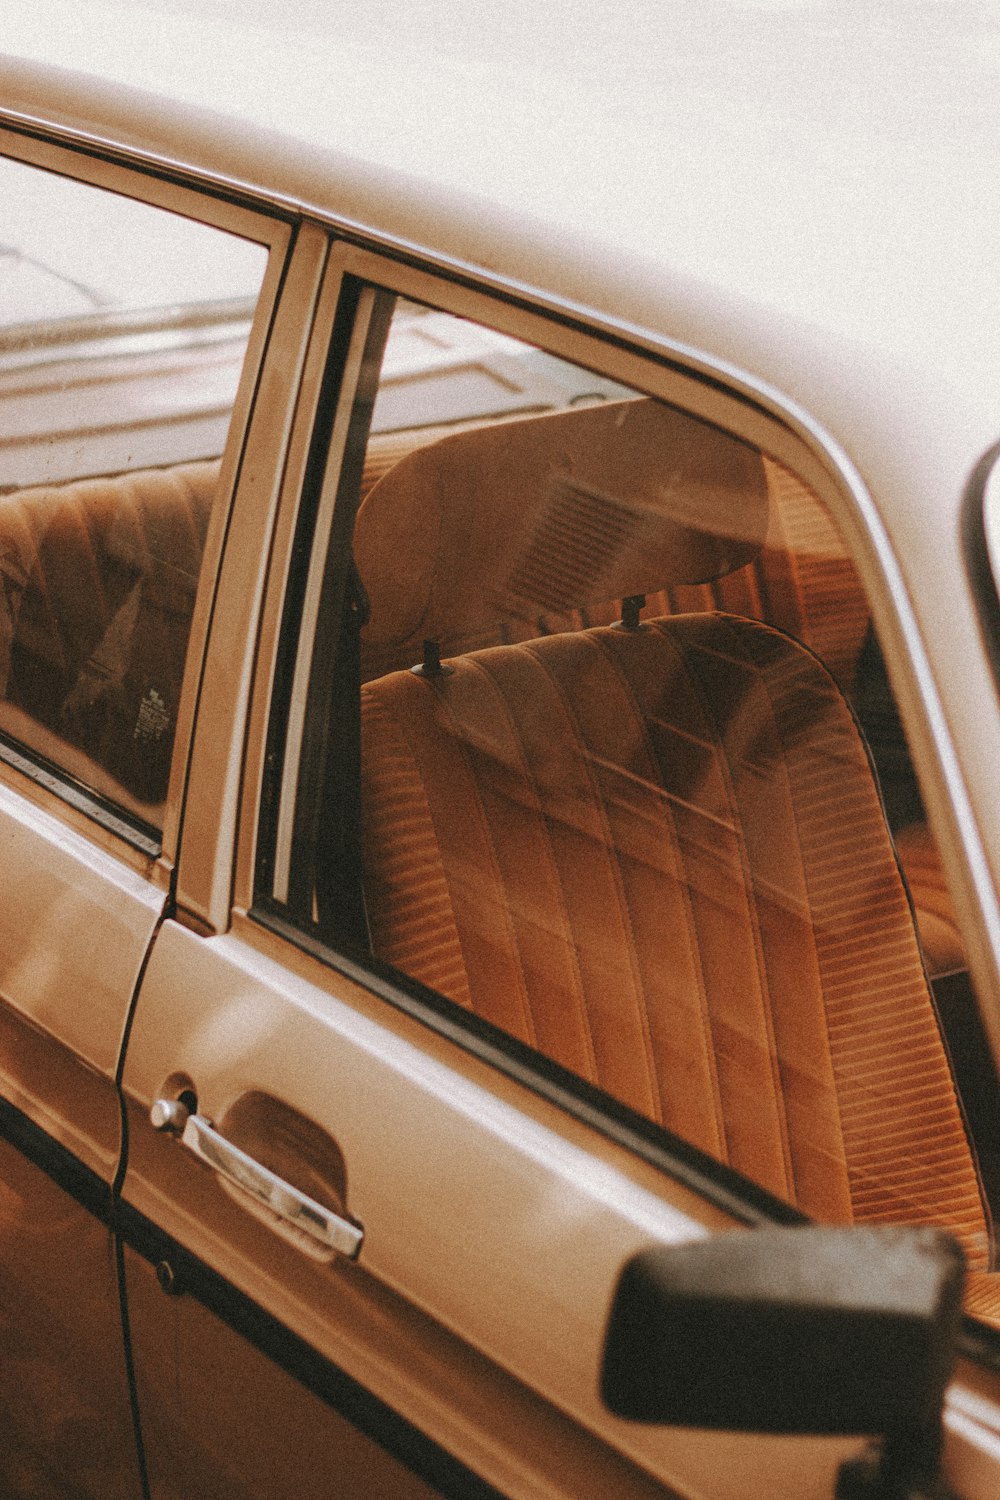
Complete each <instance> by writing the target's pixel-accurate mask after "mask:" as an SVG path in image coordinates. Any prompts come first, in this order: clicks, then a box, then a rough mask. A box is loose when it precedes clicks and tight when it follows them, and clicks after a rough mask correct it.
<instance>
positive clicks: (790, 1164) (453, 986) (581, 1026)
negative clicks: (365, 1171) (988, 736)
mask: <svg viewBox="0 0 1000 1500" xmlns="http://www.w3.org/2000/svg"><path fill="white" fill-rule="evenodd" d="M453 666H454V670H453V671H452V672H450V673H448V674H442V675H438V676H417V675H414V674H413V673H408V672H398V673H393V674H390V675H389V676H387V677H384V678H382V679H379V680H377V681H375V682H372V683H370V684H368V685H367V686H366V687H365V689H364V690H363V717H364V731H363V758H364V774H363V780H364V798H365V805H364V856H365V865H366V872H367V874H366V880H367V890H366V896H367V901H368V907H369V912H370V917H371V926H372V934H373V943H374V947H375V951H376V953H377V954H379V955H380V956H381V957H383V958H385V959H387V960H388V961H390V962H391V963H393V964H395V965H396V966H397V967H399V968H400V969H402V970H404V971H405V972H406V973H408V974H410V975H412V976H413V977H415V978H417V979H419V980H421V981H423V982H424V983H427V984H430V985H433V986H434V987H435V988H437V989H439V990H441V991H442V992H443V993H445V994H446V995H448V996H449V997H450V998H452V999H453V1000H455V1001H457V1002H458V1003H459V1004H462V1005H465V1006H468V1007H471V1008H472V1009H474V1010H475V1011H476V1012H477V1013H478V1014H480V1015H482V1016H484V1017H485V1018H487V1019H488V1020H490V1021H492V1022H494V1023H495V1024H496V1025H497V1026H499V1027H501V1028H502V1029H503V1030H505V1031H507V1032H510V1033H511V1034H513V1035H514V1036H517V1037H519V1038H520V1039H521V1040H523V1041H525V1042H527V1043H529V1044H530V1045H532V1046H534V1047H536V1048H538V1049H539V1050H540V1051H541V1052H543V1053H544V1054H545V1055H547V1056H549V1057H551V1058H554V1059H555V1060H556V1061H557V1062H559V1063H561V1064H562V1065H563V1066H565V1067H567V1068H569V1069H571V1070H572V1071H574V1072H576V1073H578V1074H579V1075H580V1076H582V1077H584V1078H586V1079H589V1080H591V1081H593V1082H595V1083H597V1084H599V1085H600V1086H601V1087H603V1088H604V1089H606V1090H607V1091H608V1092H609V1093H611V1094H612V1095H614V1096H615V1097H616V1098H618V1099H620V1100H622V1101H623V1102H624V1103H626V1104H627V1105H629V1106H630V1107H632V1108H633V1109H635V1110H637V1111H638V1112H639V1113H641V1114H643V1115H647V1116H649V1117H651V1118H652V1119H654V1120H657V1121H659V1122H661V1123H662V1124H663V1125H665V1126H666V1127H667V1128H668V1129H670V1130H672V1131H674V1132H676V1133H677V1134H678V1135H680V1136H682V1137H683V1138H684V1139H685V1140H687V1141H690V1142H692V1143H693V1144H695V1145H696V1146H698V1147H700V1148H701V1149H703V1150H704V1151H706V1152H708V1153H709V1154H710V1155H712V1156H714V1157H716V1158H717V1159H719V1160H721V1161H724V1162H727V1163H729V1164H730V1165H732V1166H733V1167H735V1168H737V1169H738V1170H740V1171H741V1172H744V1173H745V1174H746V1175H747V1176H749V1177H751V1178H753V1179H754V1180H755V1181H757V1182H758V1183H761V1184H762V1185H763V1186H764V1187H766V1188H768V1189H770V1190H771V1191H772V1192H774V1193H775V1194H777V1195H778V1196H780V1197H782V1198H784V1199H787V1200H788V1201H790V1202H792V1203H795V1204H797V1205H798V1206H799V1207H800V1208H802V1209H803V1210H804V1211H805V1212H806V1213H808V1214H810V1215H812V1216H815V1217H817V1218H821V1219H827V1220H832V1221H840V1222H845V1221H850V1220H851V1219H859V1220H862V1219H863V1220H870V1221H879V1220H884V1221H889V1222H907V1221H910V1222H926V1221H934V1222H936V1223H938V1224H946V1225H948V1226H949V1227H950V1228H952V1229H953V1230H954V1232H955V1233H956V1234H958V1235H959V1237H960V1238H961V1239H962V1241H963V1244H964V1245H965V1248H966V1252H967V1254H968V1255H969V1257H970V1260H971V1262H972V1264H973V1265H975V1266H979V1267H985V1266H986V1265H987V1264H988V1254H989V1248H988V1228H987V1224H986V1218H985V1211H984V1208H983V1203H982V1198H981V1195H980V1190H979V1182H978V1177H977V1172H976V1167H975V1163H974V1160H973V1157H972V1153H971V1151H970V1148H969V1145H968V1141H967V1137H966V1133H965V1128H964V1124H963V1120H962V1117H961V1113H960V1110H959V1107H958V1104H957V1101H956V1097H955V1091H954V1087H953V1084H952V1081H951V1075H950V1070H949V1066H948V1061H947V1057H946V1054H945V1050H944V1047H943V1045H942V1042H941V1037H940V1032H939V1029H938V1025H937V1019H936V1016H935V1014H934V1011H933V1008H932V1005H931V1002H930V998H929V995H928V991H927V984H926V979H925V976H924V972H923V967H922V963H921V957H920V952H919V949H918V946H917V942H916V938H915V935H914V929H913V922H912V916H911V913H910V908H909V903H908V901H907V898H906V893H905V890H904V887H903V884H902V880H901V878H900V874H899V869H898V866H897V863H896V859H895V856H894V853H893V850H892V845H891V842H890V840H889V836H888V833H887V831H886V828H885V823H884V818H883V814H882V809H881V805H880V802H879V797H878V793H877V790H876V787H875V784H874V782H873V779H872V776H871V772H870V767H869V763H868V758H867V754H866V752H865V748H864V745H863V743H862V741H861V738H860V735H859V733H858V730H857V727H856V724H855V721H854V718H853V716H852V714H851V712H850V710H849V709H848V708H847V706H846V704H845V702H844V699H843V697H842V695H841V692H840V690H839V688H838V687H837V685H836V684H835V683H834V681H833V679H832V678H831V677H830V675H829V674H828V673H827V672H826V670H825V669H824V668H823V667H822V666H821V665H820V664H819V663H818V662H817V660H816V659H815V658H814V657H813V656H812V655H811V653H809V652H808V651H806V650H804V649H803V648H802V647H801V646H799V645H798V643H796V642H794V641H792V640H790V639H789V638H788V637H786V636H785V635H783V634H782V633H780V632H778V631H776V630H774V629H772V628H771V627H769V626H765V625H762V624H759V623H757V622H755V621H750V620H746V619H740V618H736V617H733V616H726V615H720V614H714V615H709V614H701V615H686V616H676V617H673V618H670V619H664V620H659V621H656V622H652V623H648V624H646V625H645V626H644V627H643V628H642V629H640V630H638V631H623V630H617V629H614V628H601V629H595V630H590V631H586V632H582V633H577V634H573V635H557V636H551V637H548V638H545V639H540V640H535V641H531V642H527V643H523V644H520V645H517V646H509V647H502V648H494V649H489V650H485V651H480V652H474V653H471V654H470V655H468V656H466V657H462V658H459V659H457V660H456V661H455V662H454V664H453Z"/></svg>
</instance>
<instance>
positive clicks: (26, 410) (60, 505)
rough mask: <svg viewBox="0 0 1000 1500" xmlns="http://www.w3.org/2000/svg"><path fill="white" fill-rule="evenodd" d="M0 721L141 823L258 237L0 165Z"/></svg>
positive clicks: (168, 716) (150, 796)
mask: <svg viewBox="0 0 1000 1500" xmlns="http://www.w3.org/2000/svg"><path fill="white" fill-rule="evenodd" d="M0 195H2V198H3V203H4V223H3V229H2V231H0V733H2V734H3V735H5V736H9V737H10V738H12V739H14V740H17V741H18V742H20V743H21V744H23V745H26V746H28V747H29V748H30V749H31V750H32V751H33V752H35V753H36V754H38V755H41V756H42V757H44V758H45V759H46V760H48V761H50V762H51V763H53V764H54V765H55V766H57V767H58V768H59V769H60V770H62V771H64V772H68V773H69V774H70V775H71V776H73V777H74V778H75V779H76V780H77V781H79V782H82V783H83V784H84V785H85V786H87V787H88V788H90V789H91V790H93V791H96V792H97V793H99V794H101V795H102V796H104V797H106V798H108V799H110V800H111V801H113V802H114V803H116V804H117V805H118V806H119V807H122V808H124V809H125V810H126V811H128V812H130V813H132V814H134V815H136V816H138V817H139V818H140V819H142V821H144V822H146V823H148V824H150V825H152V826H154V827H155V826H158V824H159V820H160V815H161V809H162V803H163V800H164V797H165V795H166V784H167V775H168V771H169V764H170V755H171V750H172V745H173V734H174V726H175V721H176V712H177V699H178V694H179V691H180V684H181V676H182V673H183V666H184V657H185V651H186V646H187V637H188V630H189V627H190V620H191V612H192V608H193V602H194V592H195V585H196V582H197V577H198V571H199V567H200V562H201V555H202V548H203V545H204V540H205V534H206V528H207V522H208V515H209V511H210V509H211V505H212V501H213V498H214V495H215V488H216V481H217V477H218V466H219V455H220V454H221V452H222V448H223V444H224V442H225V438H226V433H227V430H228V426H229V419H230V414H231V410H232V405H233V400H234V397H235V393H236V386H237V382H238V380H239V375H240V369H241V365H242V361H243V356H244V353H245V350H246V344H247V338H248V335H249V329H250V321H251V318H252V315H253V309H254V302H255V298H256V296H257V293H258V291H259V288H260V284H261V279H262V277H263V272H264V265H265V261H266V251H265V250H264V248H263V247H261V246H259V245H252V244H248V243H246V242H245V241H242V240H240V239H237V238H236V237H234V236H232V235H230V234H226V233H223V232H221V231H219V230H216V229H211V228H208V227H206V226H205V225H201V224H197V223H194V222H192V221H191V220H188V219H184V218H181V217H180V216H178V215H176V214H171V213H167V212H165V211H163V210H161V209H158V208H154V207H151V206H149V205H148V204H144V203H138V202H135V201H132V200H130V199H128V198H122V197H119V196H117V195H115V194H112V193H108V192H104V191H101V190H99V189H97V188H94V187H91V186H88V185H85V184H82V183H79V182H75V181H70V180H68V179H65V178H60V177H58V176H55V175H53V174H51V173H47V172H42V171H38V170H36V169H34V168H31V167H28V166H26V165H24V164H23V163H20V162H14V161H8V160H3V159H0Z"/></svg>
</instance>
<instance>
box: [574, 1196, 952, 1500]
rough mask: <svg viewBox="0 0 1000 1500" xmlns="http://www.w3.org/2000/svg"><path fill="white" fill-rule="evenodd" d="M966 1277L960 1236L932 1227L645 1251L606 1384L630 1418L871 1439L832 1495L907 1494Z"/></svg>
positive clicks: (927, 1464) (612, 1400)
mask: <svg viewBox="0 0 1000 1500" xmlns="http://www.w3.org/2000/svg"><path fill="white" fill-rule="evenodd" d="M963 1284H964V1258H963V1255H962V1251H961V1249H960V1247H959V1245H958V1244H957V1242H956V1241H955V1240H954V1239H952V1238H951V1236H949V1235H947V1234H944V1233H942V1232H941V1231H938V1230H934V1229H909V1228H896V1227H882V1226H860V1227H854V1228H849V1229H842V1228H827V1227H813V1226H802V1227H794V1228H775V1229H761V1230H754V1231H751V1232H740V1231H738V1230H736V1231H733V1232H731V1233H726V1234H721V1235H714V1236H712V1237H711V1238H709V1239H706V1240H701V1241H698V1242H696V1243H694V1244H687V1245H677V1246H665V1247H657V1248H655V1249H651V1250H647V1251H644V1252H642V1253H640V1254H639V1255H636V1256H634V1257H633V1258H632V1259H631V1260H630V1261H629V1262H628V1263H627V1264H626V1266H625V1268H624V1270H623V1272H622V1274H621V1277H620V1280H619V1283H618V1287H617V1290H616V1293H615V1297H614V1301H613V1304H612V1308H611V1314H610V1318H609V1321H608V1330H607V1337H606V1340H605V1352H604V1366H603V1371H602V1377H601V1394H602V1397H603V1399H604V1402H605V1404H606V1405H607V1406H608V1407H609V1409H610V1410H611V1411H612V1412H614V1413H615V1414H616V1415H617V1416H620V1417H626V1418H628V1419H630V1420H633V1421H640V1422H658V1423H665V1424H669V1425H673V1426H682V1427H700V1428H710V1429H717V1430H719V1429H725V1430H728V1431H737V1432H760V1433H802V1434H805V1433H811V1434H823V1433H829V1434H832V1433H840V1434H852V1433H857V1434H869V1435H872V1436H879V1437H882V1438H883V1439H884V1442H883V1447H882V1459H881V1462H880V1464H879V1465H878V1466H877V1473H875V1474H873V1475H869V1476H868V1477H867V1478H865V1476H864V1475H860V1474H855V1475H853V1476H852V1475H849V1474H847V1473H846V1472H845V1474H844V1475H843V1476H842V1487H841V1491H840V1492H841V1493H842V1494H848V1493H857V1494H862V1493H865V1494H872V1493H884V1494H894V1495H895V1494H900V1495H904V1494H908V1493H912V1490H913V1486H914V1485H917V1486H924V1485H927V1484H928V1483H930V1484H932V1485H933V1483H934V1479H933V1476H934V1475H935V1474H936V1471H937V1461H938V1456H939V1452H940V1443H941V1407H942V1402H943V1399H944V1390H945V1385H946V1383H947V1380H948V1375H949V1373H950V1369H951V1363H952V1357H953V1350H954V1341H955V1335H956V1333H957V1329H958V1323H959V1319H960V1317H961V1306H962V1288H963ZM851 1483H853V1484H854V1489H853V1490H852V1489H850V1488H849V1485H850V1484H851ZM859 1485H860V1486H861V1487H860V1488H859V1487H858V1486H859ZM886 1485H892V1486H894V1487H892V1488H885V1486H886ZM900 1485H902V1486H903V1487H902V1488H900Z"/></svg>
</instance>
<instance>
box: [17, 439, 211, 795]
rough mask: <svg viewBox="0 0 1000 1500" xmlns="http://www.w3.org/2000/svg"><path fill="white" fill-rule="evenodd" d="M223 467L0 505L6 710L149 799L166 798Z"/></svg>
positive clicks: (39, 492)
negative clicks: (192, 624) (189, 640)
mask: <svg viewBox="0 0 1000 1500" xmlns="http://www.w3.org/2000/svg"><path fill="white" fill-rule="evenodd" d="M217 480H218V463H217V462H214V461H212V462H204V463H192V464H185V465H180V466H177V467H176V468H173V469H165V470H144V471H137V472H133V473H130V474H124V475H120V476H116V477H114V478H109V479H88V480H80V481H77V482H76V483H73V484H68V485H62V486H58V487H42V488H37V489H32V490H22V491H19V492H17V493H16V494H14V495H8V496H5V497H3V499H2V500H0V558H2V559H3V562H2V566H3V576H4V583H5V601H4V617H3V628H2V632H0V634H2V635H3V636H6V637H7V638H8V640H9V654H8V656H7V659H6V660H5V662H4V663H3V666H2V668H0V675H2V676H3V679H4V682H5V687H6V692H5V698H6V701H8V702H9V703H11V704H12V705H13V706H14V707H16V708H19V709H21V710H23V711H24V712H25V713H27V714H28V715H29V716H30V717H31V718H33V719H35V720H37V722H38V723H40V724H42V725H44V726H46V727H47V728H49V729H51V730H54V731H55V732H56V733H58V734H59V735H61V736H62V737H63V738H64V739H65V740H67V741H68V742H69V743H70V744H72V745H74V746H76V747H77V748H78V749H81V750H83V751H84V752H85V753H86V754H87V755H89V756H90V757H91V758H92V759H94V760H95V761H97V762H98V763H99V764H100V765H101V766H102V767H103V768H105V769H106V770H108V771H109V772H110V773H111V774H112V775H113V776H114V777H115V778H117V779H118V780H119V781H120V782H121V784H122V785H123V786H124V787H126V789H127V790H128V791H129V792H130V793H132V794H134V795H135V796H136V797H138V798H140V799H141V800H143V801H145V802H157V801H160V800H162V797H163V795H164V794H165V790H166V776H167V771H168V769H169V755H170V748H171V745H172V739H173V729H174V722H175V717H174V716H175V714H176V709H177V697H178V694H179V690H180V681H181V676H182V673H183V666H184V657H185V650H186V645H187V634H188V628H189V625H190V618H191V612H192V608H193V604H194V593H195V588H196V585H197V579H198V573H199V569H200V565H201V556H202V551H203V547H204V540H205V533H206V529H207V525H208V516H209V512H210V510H211V505H212V500H213V498H214V494H215V488H216V484H217Z"/></svg>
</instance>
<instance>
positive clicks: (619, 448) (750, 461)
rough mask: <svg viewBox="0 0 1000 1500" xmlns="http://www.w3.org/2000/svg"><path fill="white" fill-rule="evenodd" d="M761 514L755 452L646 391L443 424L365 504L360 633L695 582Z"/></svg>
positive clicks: (373, 640) (758, 524)
mask: <svg viewBox="0 0 1000 1500" xmlns="http://www.w3.org/2000/svg"><path fill="white" fill-rule="evenodd" d="M766 524H767V486H766V481H765V476H764V467H763V463H762V461H761V458H760V455H759V454H758V453H757V452H756V450H754V449H753V448H750V447H748V446H747V445H746V444H744V443H742V442H740V441H739V440H737V439H736V438H733V437H730V436H728V435H727V434H726V433H724V432H722V431H720V430H719V429H718V428H716V427H712V426H710V425H709V424H708V423H707V422H702V421H700V420H699V419H698V418H695V417H691V416H688V415H686V414H685V413H683V412H679V411H677V410H675V409H674V408H673V407H669V406H664V405H662V404H661V403H660V402H657V401H651V400H647V399H644V398H643V399H639V398H636V399H632V400H628V401H615V402H606V403H602V404H600V405H595V406H588V407H583V408H573V409H570V410H566V411H559V412H555V413H552V414H549V415H546V416H540V417H530V418H527V419H520V420H516V421H510V422H500V423H496V424H494V425H491V426H486V427H478V428H475V429H473V430H470V431H466V432H459V433H454V434H452V435H450V436H448V437H445V438H442V439H441V440H440V441H438V442H435V443H430V444H428V445H426V446H425V447H423V448H417V449H414V450H413V451H412V452H411V453H409V454H408V455H407V456H406V457H405V458H404V459H402V460H401V461H400V462H399V463H398V464H396V466H395V467H394V468H393V469H390V470H389V472H388V473H387V474H385V475H384V476H383V478H382V479H380V480H379V481H378V483H377V484H376V485H375V486H374V487H373V488H372V490H371V491H370V493H369V494H368V496H367V498H366V499H365V502H364V504H363V505H362V507H361V510H360V512H359V514H358V520H357V526H356V531H355V560H356V562H357V566H358V571H359V573H360V575H361V578H362V581H363V582H364V585H365V588H366V590H367V591H368V595H369V598H370V601H371V618H370V620H369V622H368V625H367V626H366V628H365V639H366V641H367V642H368V644H369V645H380V646H390V645H392V646H396V645H401V644H403V643H404V642H407V641H410V640H412V641H414V642H417V643H419V642H420V641H422V640H434V641H438V642H440V643H442V644H445V643H447V642H449V641H455V640H462V639H468V638H470V637H472V636H474V635H475V634H476V633H477V632H481V631H484V630H488V629H490V628H491V627H495V626H496V624H498V623H500V622H503V621H507V620H512V619H516V620H529V621H533V620H537V619H539V617H540V616H542V615H545V614H549V613H553V612H564V611H567V610H571V609H581V608H584V607H586V606H587V605H593V604H598V603H605V602H607V601H609V600H613V599H622V598H627V597H629V596H632V595H636V594H646V593H655V592H656V591H657V590H659V589H663V588H669V587H672V586H674V585H675V584H681V583H705V582H708V581H709V580H711V579H713V578H718V577H720V576H721V575H722V574H724V573H730V572H733V571H734V570H735V569H736V568H739V567H742V566H743V564H744V563H746V562H749V561H750V560H751V558H753V557H754V556H755V554H756V553H757V551H758V550H759V548H760V546H761V544H762V541H763V536H764V531H765V528H766ZM417 655H419V650H418V651H417Z"/></svg>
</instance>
